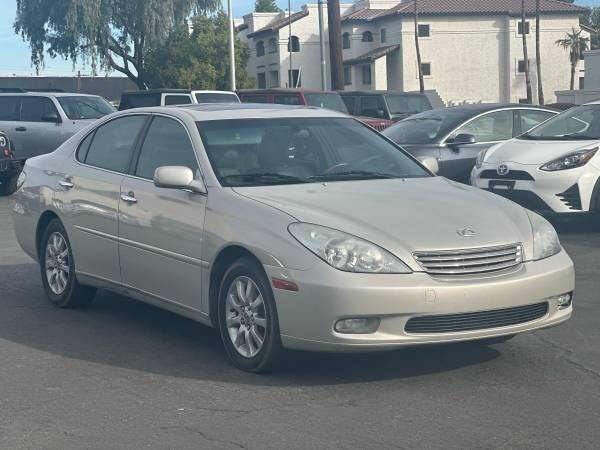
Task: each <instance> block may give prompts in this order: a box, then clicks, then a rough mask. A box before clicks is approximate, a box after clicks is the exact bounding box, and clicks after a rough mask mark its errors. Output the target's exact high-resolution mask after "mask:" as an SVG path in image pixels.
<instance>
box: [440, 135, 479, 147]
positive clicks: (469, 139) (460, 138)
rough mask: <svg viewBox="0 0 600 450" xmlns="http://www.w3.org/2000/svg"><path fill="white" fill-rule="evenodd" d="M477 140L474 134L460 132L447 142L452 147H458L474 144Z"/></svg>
mask: <svg viewBox="0 0 600 450" xmlns="http://www.w3.org/2000/svg"><path fill="white" fill-rule="evenodd" d="M475 142H477V139H475V136H473V135H472V134H468V133H460V134H458V135H457V136H456V137H455V138H454V139H453V140H452V141H451V142H448V143H447V144H448V145H450V146H452V147H458V146H459V145H468V144H474V143H475Z"/></svg>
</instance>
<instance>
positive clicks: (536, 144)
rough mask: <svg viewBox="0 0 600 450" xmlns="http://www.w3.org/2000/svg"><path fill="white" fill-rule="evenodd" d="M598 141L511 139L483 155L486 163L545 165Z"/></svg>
mask: <svg viewBox="0 0 600 450" xmlns="http://www.w3.org/2000/svg"><path fill="white" fill-rule="evenodd" d="M598 144H599V141H529V140H526V139H511V140H510V141H506V142H504V143H502V144H499V145H497V146H495V147H492V148H491V149H490V150H488V152H487V153H486V155H485V162H486V163H504V162H515V163H518V164H545V163H547V162H549V161H552V160H554V159H557V158H560V157H561V156H563V155H566V154H567V153H571V152H575V151H577V150H581V149H584V148H589V147H590V146H597V145H598Z"/></svg>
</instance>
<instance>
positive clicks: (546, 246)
mask: <svg viewBox="0 0 600 450" xmlns="http://www.w3.org/2000/svg"><path fill="white" fill-rule="evenodd" d="M527 214H528V215H529V221H530V222H531V228H532V230H533V259H534V260H536V261H537V260H538V259H544V258H548V257H550V256H552V255H556V254H557V253H558V252H560V249H561V246H560V241H559V240H558V235H557V234H556V230H555V229H554V227H553V226H552V224H551V223H550V222H548V221H547V220H546V219H544V218H543V217H542V216H540V215H539V214H536V213H534V212H532V211H527Z"/></svg>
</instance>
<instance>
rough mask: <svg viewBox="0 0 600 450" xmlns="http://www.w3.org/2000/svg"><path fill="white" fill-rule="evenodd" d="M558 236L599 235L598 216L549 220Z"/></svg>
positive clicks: (553, 218) (599, 219)
mask: <svg viewBox="0 0 600 450" xmlns="http://www.w3.org/2000/svg"><path fill="white" fill-rule="evenodd" d="M549 220H550V222H551V223H552V225H554V228H556V231H557V232H558V233H559V234H578V235H580V234H582V233H583V235H584V237H585V234H587V233H589V234H596V233H600V216H598V215H595V216H590V215H584V216H581V217H578V216H565V217H560V216H558V217H551V218H549Z"/></svg>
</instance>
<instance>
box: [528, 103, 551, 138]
mask: <svg viewBox="0 0 600 450" xmlns="http://www.w3.org/2000/svg"><path fill="white" fill-rule="evenodd" d="M554 115H555V114H552V113H551V112H547V111H534V110H532V109H529V110H528V109H522V110H521V111H520V116H521V132H523V133H525V132H526V131H529V130H531V129H532V128H533V127H536V126H538V125H539V124H540V123H542V122H544V121H546V120H548V119H549V118H550V117H553V116H554Z"/></svg>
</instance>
